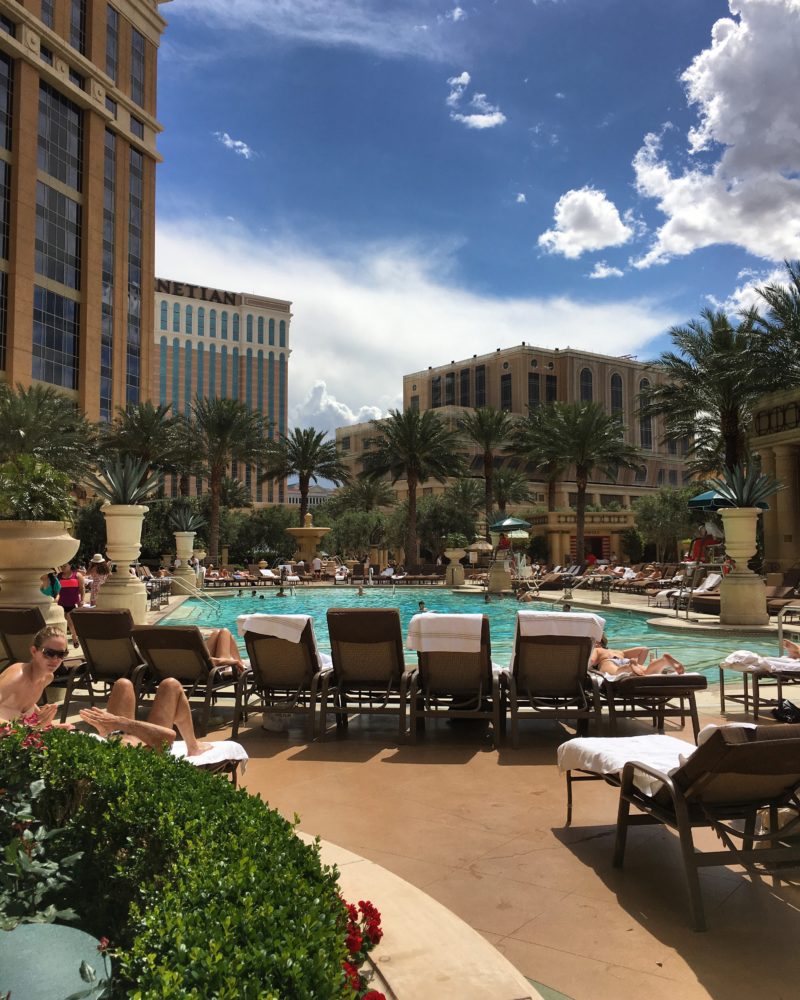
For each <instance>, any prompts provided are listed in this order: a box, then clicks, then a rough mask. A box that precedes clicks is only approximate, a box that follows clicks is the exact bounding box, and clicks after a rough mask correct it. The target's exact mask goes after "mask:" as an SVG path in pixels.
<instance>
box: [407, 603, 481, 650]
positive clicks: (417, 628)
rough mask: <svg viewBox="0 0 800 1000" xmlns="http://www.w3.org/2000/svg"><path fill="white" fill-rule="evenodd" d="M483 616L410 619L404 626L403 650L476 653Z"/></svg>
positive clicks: (424, 614)
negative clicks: (406, 632) (406, 626)
mask: <svg viewBox="0 0 800 1000" xmlns="http://www.w3.org/2000/svg"><path fill="white" fill-rule="evenodd" d="M482 627H483V615H439V614H435V613H434V612H432V611H428V612H425V613H423V614H421V615H414V617H413V618H412V619H411V621H410V622H409V623H408V636H407V638H406V646H407V648H408V649H416V650H417V652H419V653H477V652H479V651H480V648H481V629H482Z"/></svg>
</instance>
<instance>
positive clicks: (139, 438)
mask: <svg viewBox="0 0 800 1000" xmlns="http://www.w3.org/2000/svg"><path fill="white" fill-rule="evenodd" d="M174 429H175V418H174V417H172V416H170V407H169V406H163V405H161V404H159V405H157V406H156V405H154V404H153V403H151V402H146V403H137V404H136V405H135V406H130V407H128V408H127V409H123V408H122V407H119V409H118V410H117V415H116V417H115V418H114V421H113V423H111V424H108V425H106V427H105V428H104V430H103V436H102V441H101V447H102V449H103V451H104V452H106V453H107V454H109V455H112V456H123V455H126V456H130V457H131V458H133V459H138V460H139V461H141V462H143V463H144V464H145V465H146V466H147V468H148V469H151V470H154V471H158V472H165V471H166V470H168V469H169V468H170V466H171V463H172V459H173V450H174V440H173V433H174Z"/></svg>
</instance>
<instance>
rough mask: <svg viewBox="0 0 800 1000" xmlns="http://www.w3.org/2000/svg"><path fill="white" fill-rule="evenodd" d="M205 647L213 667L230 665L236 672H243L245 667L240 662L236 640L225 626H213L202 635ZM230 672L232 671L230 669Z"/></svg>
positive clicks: (240, 657)
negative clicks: (213, 627) (206, 633)
mask: <svg viewBox="0 0 800 1000" xmlns="http://www.w3.org/2000/svg"><path fill="white" fill-rule="evenodd" d="M203 639H204V640H205V644H206V649H207V650H208V655H209V656H210V657H211V662H212V663H213V664H214V666H215V667H232V668H233V669H234V670H236V672H237V673H238V674H243V673H244V672H245V670H246V669H247V667H246V666H245V665H244V663H243V662H242V656H241V653H240V652H239V647H238V645H237V644H236V640H235V639H234V638H233V635H232V634H231V632H230V629H227V628H215V629H212V631H211V632H209V634H208V635H204V636H203ZM231 673H232V671H231Z"/></svg>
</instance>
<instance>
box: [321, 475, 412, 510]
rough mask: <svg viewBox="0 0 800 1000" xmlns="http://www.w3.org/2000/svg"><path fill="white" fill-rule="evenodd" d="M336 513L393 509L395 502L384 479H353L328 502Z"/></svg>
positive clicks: (391, 490)
mask: <svg viewBox="0 0 800 1000" xmlns="http://www.w3.org/2000/svg"><path fill="white" fill-rule="evenodd" d="M330 502H331V503H332V504H333V506H334V507H335V509H336V510H337V511H342V512H344V511H367V512H369V511H372V510H375V508H376V507H394V505H395V503H396V502H397V497H396V495H395V492H394V490H393V489H392V487H391V486H390V485H389V484H388V483H387V482H386V480H385V479H354V480H353V481H352V482H351V483H348V484H347V486H345V488H344V489H342V490H339V493H338V494H337V495H336V496H335V497H334V498H333V499H332V500H331V501H330Z"/></svg>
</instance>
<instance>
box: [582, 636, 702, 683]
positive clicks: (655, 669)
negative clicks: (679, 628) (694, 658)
mask: <svg viewBox="0 0 800 1000" xmlns="http://www.w3.org/2000/svg"><path fill="white" fill-rule="evenodd" d="M649 656H650V650H649V649H648V648H647V646H632V647H631V648H630V649H609V648H608V639H607V638H606V636H605V635H603V637H602V638H601V639H599V640H598V641H597V642H596V643H595V647H594V650H593V651H592V655H591V656H590V657H589V666H590V667H593V668H594V669H595V670H599V671H600V673H601V674H610V675H612V676H613V675H615V674H627V673H631V674H637V675H638V676H639V677H643V676H644V675H645V674H682V673H685V667H684V666H683V664H682V663H680V662H679V661H678V660H676V659H675V657H674V656H671V655H670V654H669V653H664V654H663V656H659V657H657V658H656V659H652V658H651V659H650V662H649V663H648V662H647V658H648V657H649Z"/></svg>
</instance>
